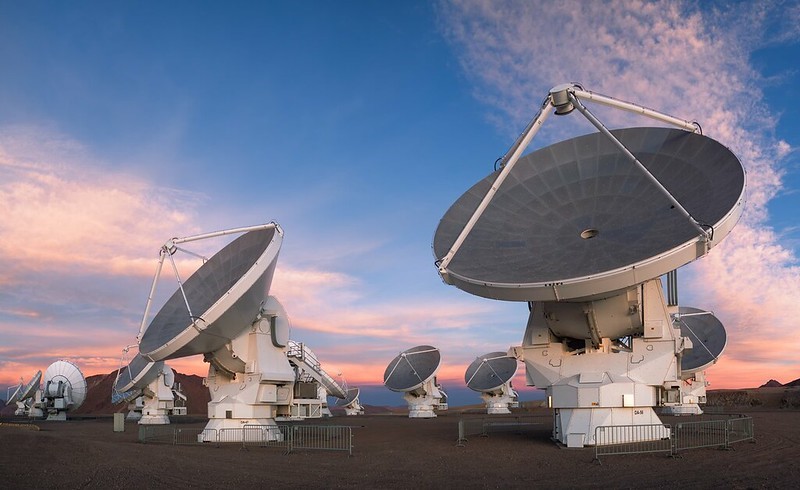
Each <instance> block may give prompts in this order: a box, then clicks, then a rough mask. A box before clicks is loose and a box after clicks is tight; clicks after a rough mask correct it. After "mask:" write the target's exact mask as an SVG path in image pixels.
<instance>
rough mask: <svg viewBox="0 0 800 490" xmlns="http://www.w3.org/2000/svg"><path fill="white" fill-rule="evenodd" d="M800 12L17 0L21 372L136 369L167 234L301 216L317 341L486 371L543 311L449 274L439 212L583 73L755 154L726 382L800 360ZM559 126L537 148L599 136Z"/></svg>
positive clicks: (7, 325)
mask: <svg viewBox="0 0 800 490" xmlns="http://www.w3.org/2000/svg"><path fill="white" fill-rule="evenodd" d="M798 26H800V4H799V3H798V2H796V1H794V2H702V3H694V2H602V3H601V2H593V3H588V4H584V3H580V2H563V3H562V4H559V5H553V4H552V3H551V2H481V1H466V0H465V1H453V2H433V3H428V2H314V1H307V2H240V3H236V4H225V3H222V2H168V3H160V2H137V3H130V4H124V5H123V4H118V3H110V4H109V3H108V2H76V3H63V2H10V1H3V0H0V70H2V71H0V237H2V238H0V386H3V385H5V384H12V383H15V382H16V381H17V380H18V378H19V377H20V376H22V377H30V375H31V374H33V372H34V371H35V370H36V369H42V370H44V369H45V368H46V367H47V365H48V364H49V363H50V362H52V361H53V360H55V359H57V358H61V357H67V358H71V359H74V360H75V361H76V362H77V363H78V365H79V366H81V367H82V368H83V369H84V371H85V372H87V374H96V373H101V372H109V371H110V370H112V369H114V368H116V367H117V364H118V357H119V352H120V349H121V348H122V347H123V346H124V345H126V344H129V343H131V342H132V341H133V339H134V337H135V335H136V332H137V331H138V323H139V321H140V318H141V314H142V311H143V309H144V303H145V300H146V297H147V291H148V288H149V284H150V281H151V276H152V273H153V271H154V268H155V262H156V258H157V255H156V251H157V248H158V247H159V246H160V245H161V244H162V243H163V242H164V241H165V240H166V239H167V238H169V237H171V236H176V235H177V236H185V235H189V234H193V233H199V232H205V231H212V230H216V229H222V228H230V227H237V226H242V225H248V224H255V223H261V222H266V221H269V220H272V219H274V220H276V221H278V222H279V223H280V224H281V226H282V227H283V228H284V230H285V233H286V236H285V240H284V246H283V249H282V252H281V257H280V262H279V269H278V272H277V274H276V278H275V283H274V286H273V292H274V293H275V294H276V295H277V296H278V297H279V298H280V299H281V301H282V302H283V303H284V305H285V306H286V309H287V311H288V312H289V315H290V317H291V320H292V325H293V330H292V336H293V338H295V339H297V340H299V341H303V342H306V343H308V345H309V346H311V347H312V348H313V349H314V351H315V352H316V353H317V354H318V355H319V357H320V359H322V361H323V363H324V365H326V366H329V368H330V369H331V370H333V371H336V372H339V371H341V372H342V373H343V374H344V376H345V378H346V379H347V380H348V381H349V382H350V384H362V385H366V384H370V383H372V384H380V382H381V376H382V374H383V368H384V367H385V366H386V364H388V362H389V361H390V360H391V359H392V358H393V357H394V356H395V355H396V354H397V353H398V352H400V351H401V350H404V349H405V348H408V347H411V346H414V345H418V344H422V343H430V344H433V345H436V346H439V347H440V349H441V350H442V353H443V358H444V365H443V367H442V377H443V378H444V380H445V381H446V387H447V386H448V385H450V386H451V387H452V389H459V387H460V386H463V372H464V369H465V368H466V366H467V365H468V364H469V363H470V362H471V361H472V359H474V358H475V356H477V355H480V354H483V353H486V352H490V351H496V350H505V349H506V348H508V347H509V346H510V345H515V344H518V343H519V342H520V340H521V337H522V333H523V330H524V325H525V322H526V320H527V313H526V312H527V309H526V307H525V305H524V304H514V303H503V302H495V301H490V300H486V299H482V298H478V297H474V296H471V295H469V294H467V293H464V292H462V291H459V290H457V289H455V288H453V287H450V286H446V285H445V284H443V283H442V282H441V281H440V279H439V277H438V275H437V273H436V269H435V267H434V266H433V260H434V257H433V255H432V253H431V249H430V244H431V240H432V238H433V233H434V230H435V228H436V225H437V223H438V220H439V219H440V218H441V216H442V215H443V214H444V212H445V211H446V210H447V208H448V207H449V205H450V204H451V203H452V202H453V201H454V200H455V199H456V198H457V197H458V196H460V195H461V194H462V193H463V192H464V191H465V190H466V189H467V188H468V187H470V186H471V185H472V184H473V183H475V182H476V181H477V180H479V179H481V178H483V177H484V176H485V175H486V174H488V173H489V172H490V171H491V170H492V165H493V162H494V160H495V159H496V158H497V157H498V156H501V155H502V154H503V153H504V152H505V151H506V149H507V148H508V146H509V145H510V144H511V143H512V142H513V140H514V138H515V137H516V135H517V134H518V133H519V131H521V129H522V128H523V127H524V125H525V124H526V123H527V121H528V119H529V118H530V117H531V116H532V115H533V113H534V107H536V106H537V105H538V104H539V101H540V100H541V99H542V97H544V95H545V94H546V93H547V91H548V90H549V88H551V87H552V86H554V85H557V84H559V83H562V82H566V81H576V82H580V83H582V84H583V85H584V86H585V87H586V88H588V89H591V90H595V91H598V92H601V93H605V94H608V95H612V96H615V97H618V98H623V99H627V100H631V101H634V102H639V103H641V104H644V105H647V106H649V107H653V108H656V109H659V110H663V111H666V112H669V113H671V114H674V115H676V116H679V117H683V118H686V119H697V120H698V121H700V122H701V123H702V124H703V128H704V132H705V134H706V135H708V136H710V137H712V138H715V139H717V140H719V141H721V142H722V143H723V144H726V145H727V146H729V147H730V148H731V149H732V150H733V151H734V152H735V153H736V154H737V155H738V156H739V157H740V159H741V160H742V162H743V163H744V165H745V167H746V168H747V171H748V178H749V185H750V190H749V194H748V208H747V211H746V213H745V216H744V217H743V219H742V222H741V223H740V224H739V226H737V228H736V229H735V230H734V232H733V233H732V234H731V235H730V236H729V237H728V238H727V239H726V241H725V242H723V244H722V245H720V246H719V247H717V248H715V249H714V251H713V252H712V253H711V254H710V255H709V256H708V257H706V258H704V259H702V260H700V261H698V262H696V263H694V264H692V265H690V266H688V267H685V268H684V270H682V271H681V273H680V278H681V300H682V302H684V303H685V304H687V305H692V306H697V307H701V308H706V309H711V310H714V311H715V313H716V314H717V316H718V317H719V318H720V319H721V320H722V321H723V323H725V325H726V327H727V328H728V332H729V343H728V348H727V350H726V353H725V355H724V357H723V359H721V360H720V361H719V363H718V364H717V366H715V367H714V368H712V369H711V370H709V374H708V377H709V379H710V380H711V381H712V384H713V387H743V386H752V385H758V384H761V383H763V382H765V381H766V380H767V379H769V378H770V377H775V378H777V379H778V380H779V381H781V382H788V381H791V380H793V379H795V378H798V377H800V359H799V357H800V356H798V354H797V352H798V351H800V340H798V338H799V336H798V335H797V334H796V333H795V330H796V320H795V319H796V318H797V317H798V316H799V315H798V314H799V313H800V311H798V306H797V305H796V303H797V302H796V298H797V297H798V295H799V294H800V279H798V262H797V256H798V250H799V249H798V240H800V229H798V218H797V209H798V204H800V199H799V198H798V193H797V190H798V189H800V168H798V163H800V160H799V159H798V153H797V150H796V149H797V148H798V146H800V137H798V129H797V128H798V127H799V126H800V115H798V107H800V88H798V87H800V74H798V68H797V66H798V65H797V61H796V60H798V59H800V28H799V27H798ZM596 113H597V114H598V115H600V116H601V117H603V118H605V119H604V120H605V121H606V122H607V123H609V125H611V126H615V127H618V126H625V125H646V124H651V123H650V122H649V121H646V120H642V119H638V118H631V116H621V115H619V114H616V113H614V112H610V111H607V110H604V109H602V108H598V109H597V110H596ZM553 119H554V118H551V119H550V121H548V124H547V125H546V126H545V129H544V130H543V131H542V132H541V133H540V135H539V136H537V138H536V140H534V145H533V147H539V146H543V145H546V144H549V143H552V142H555V141H559V140H562V139H565V138H567V137H572V136H575V135H578V134H583V133H587V132H590V131H592V128H590V127H589V126H588V123H585V121H581V120H579V118H578V116H574V117H572V118H567V119H564V120H562V119H563V118H559V121H557V122H552V121H553ZM168 292H169V291H164V294H167V293H168ZM175 367H176V368H178V369H179V370H181V371H193V372H197V373H198V374H201V373H202V372H203V371H204V369H205V368H204V366H203V365H202V362H200V360H199V359H187V360H184V361H177V362H176V365H175ZM521 371H522V370H520V372H521ZM459 383H460V384H459ZM520 384H522V382H521V381H520V382H518V383H517V386H518V387H519V385H520ZM373 392H374V393H375V394H371V395H370V396H371V397H372V399H365V400H362V401H364V402H365V403H391V402H395V404H402V401H401V399H400V396H399V395H397V394H393V393H390V392H388V390H386V393H385V394H381V392H380V390H370V393H373ZM463 399H464V400H468V401H470V402H474V403H477V402H478V400H479V399H478V397H477V394H475V395H472V396H471V397H470V396H468V395H464V398H463ZM456 401H458V400H456Z"/></svg>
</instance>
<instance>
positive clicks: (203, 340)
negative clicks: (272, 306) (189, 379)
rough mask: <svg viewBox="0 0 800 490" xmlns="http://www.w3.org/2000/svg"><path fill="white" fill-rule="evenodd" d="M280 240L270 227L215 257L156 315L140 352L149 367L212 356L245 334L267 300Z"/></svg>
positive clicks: (241, 238) (251, 233)
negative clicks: (197, 356) (201, 356)
mask: <svg viewBox="0 0 800 490" xmlns="http://www.w3.org/2000/svg"><path fill="white" fill-rule="evenodd" d="M282 239H283V232H282V231H281V230H280V228H278V227H277V226H269V227H265V228H262V229H256V230H253V231H248V232H247V233H245V234H243V235H241V236H239V237H238V238H236V239H235V240H234V241H232V242H231V243H229V244H228V245H227V246H226V247H225V248H223V249H222V250H220V251H219V252H217V253H216V254H215V255H214V256H213V257H211V259H210V260H208V261H207V262H206V263H204V264H203V265H202V266H201V267H200V268H199V269H198V270H197V271H196V272H195V273H194V274H192V276H191V277H189V279H187V280H186V282H185V283H184V284H183V287H182V288H179V289H178V290H177V291H175V293H174V294H173V295H172V297H170V298H169V300H167V302H166V304H164V306H163V307H162V308H161V310H160V311H159V312H158V313H157V314H156V316H155V317H154V318H153V320H152V321H151V322H150V325H149V327H148V328H147V330H146V331H145V333H144V335H143V336H142V339H141V342H140V343H139V352H141V353H142V355H144V356H145V357H147V358H149V359H152V360H154V361H159V360H165V359H175V358H179V357H186V356H191V355H195V354H204V353H208V352H214V351H217V350H219V349H221V348H223V347H224V346H225V345H226V344H227V343H229V342H230V341H231V339H234V338H235V337H237V336H239V334H241V333H242V332H244V331H245V330H247V329H248V328H249V327H250V325H251V324H252V323H253V321H255V320H256V317H257V316H258V314H259V312H260V310H261V307H262V305H263V302H264V301H265V300H266V298H267V295H268V291H269V288H270V285H271V283H272V276H273V274H274V273H275V264H276V262H277V258H278V251H279V250H280V246H281V241H282ZM184 293H185V298H184ZM187 304H188V305H189V308H190V309H191V315H190V314H189V312H188V311H187Z"/></svg>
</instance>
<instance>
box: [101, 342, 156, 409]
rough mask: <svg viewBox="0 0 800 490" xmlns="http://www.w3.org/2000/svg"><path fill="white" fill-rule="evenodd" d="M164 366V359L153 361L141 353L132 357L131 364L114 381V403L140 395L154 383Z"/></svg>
mask: <svg viewBox="0 0 800 490" xmlns="http://www.w3.org/2000/svg"><path fill="white" fill-rule="evenodd" d="M163 366H164V362H163V361H158V362H156V361H151V360H150V359H147V358H146V357H144V356H142V355H141V354H136V356H135V357H134V358H133V359H131V362H130V364H128V365H127V366H126V367H125V368H123V369H122V370H121V371H120V372H119V374H118V376H117V381H116V382H115V383H114V394H116V396H114V397H112V398H114V400H112V401H114V403H120V402H123V401H129V400H130V399H132V398H136V397H137V396H139V395H140V394H141V392H142V390H143V389H144V388H146V387H147V385H149V384H150V383H152V382H153V381H154V380H155V379H156V378H158V374H159V373H160V372H161V369H162V367H163Z"/></svg>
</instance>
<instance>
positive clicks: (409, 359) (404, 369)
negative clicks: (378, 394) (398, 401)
mask: <svg viewBox="0 0 800 490" xmlns="http://www.w3.org/2000/svg"><path fill="white" fill-rule="evenodd" d="M441 362H442V357H441V354H440V353H439V349H437V348H436V347H432V346H430V345H419V346H417V347H412V348H410V349H408V350H406V351H404V352H402V353H400V355H398V356H397V357H395V358H394V359H393V360H392V362H390V363H389V366H387V368H386V371H385V372H384V373H383V384H384V385H386V387H387V388H389V389H390V390H392V391H399V392H406V391H411V390H414V389H417V388H419V387H420V386H422V384H423V383H425V382H426V381H428V380H429V379H431V378H432V377H433V376H434V375H435V374H436V372H437V371H438V370H439V365H440V364H441Z"/></svg>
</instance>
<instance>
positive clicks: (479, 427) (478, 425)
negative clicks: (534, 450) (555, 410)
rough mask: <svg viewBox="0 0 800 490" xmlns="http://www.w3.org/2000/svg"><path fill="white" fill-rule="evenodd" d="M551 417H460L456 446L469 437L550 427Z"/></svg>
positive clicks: (461, 444)
mask: <svg viewBox="0 0 800 490" xmlns="http://www.w3.org/2000/svg"><path fill="white" fill-rule="evenodd" d="M552 424H553V417H552V415H510V416H509V415H494V416H489V417H461V418H460V419H459V420H458V441H457V443H456V444H457V445H458V446H463V445H464V443H465V442H467V440H468V437H470V436H480V437H488V436H489V434H491V433H498V432H514V433H520V432H525V431H531V430H535V429H541V428H543V427H552Z"/></svg>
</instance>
